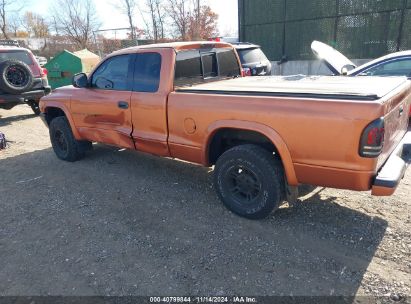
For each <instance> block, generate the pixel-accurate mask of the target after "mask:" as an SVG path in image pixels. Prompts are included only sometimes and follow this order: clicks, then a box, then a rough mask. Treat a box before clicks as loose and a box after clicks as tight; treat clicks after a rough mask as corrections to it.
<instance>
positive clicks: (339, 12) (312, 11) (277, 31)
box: [239, 0, 411, 60]
mask: <svg viewBox="0 0 411 304" xmlns="http://www.w3.org/2000/svg"><path fill="white" fill-rule="evenodd" d="M239 18H240V39H241V41H247V42H253V43H257V44H259V45H261V46H262V47H263V50H264V52H265V53H266V54H267V56H268V57H269V58H270V59H271V60H280V59H281V58H282V57H283V56H284V55H285V56H286V57H287V58H288V59H289V60H303V59H313V55H312V52H311V42H312V41H313V40H319V41H322V42H325V43H328V44H330V45H332V46H334V47H336V48H337V49H338V50H340V51H341V52H343V53H344V54H345V55H347V57H349V58H375V57H379V56H382V55H384V54H387V53H391V52H396V51H399V50H405V49H411V34H410V33H411V0H239Z"/></svg>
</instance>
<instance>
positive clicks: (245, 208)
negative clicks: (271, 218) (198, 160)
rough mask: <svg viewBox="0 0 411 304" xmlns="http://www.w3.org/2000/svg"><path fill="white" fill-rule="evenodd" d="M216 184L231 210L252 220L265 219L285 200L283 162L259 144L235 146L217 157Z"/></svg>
mask: <svg viewBox="0 0 411 304" xmlns="http://www.w3.org/2000/svg"><path fill="white" fill-rule="evenodd" d="M233 175H234V176H235V177H233ZM244 180H245V181H244ZM255 181H257V182H255ZM244 185H245V186H244ZM214 187H215V189H216V191H217V194H218V196H219V197H220V199H221V201H222V202H223V203H224V205H225V206H226V207H227V208H228V209H229V210H231V211H232V212H234V213H235V214H238V215H240V216H243V217H246V218H249V219H262V218H265V217H267V216H268V215H269V214H270V213H271V212H273V211H274V210H276V209H278V207H279V206H280V204H281V203H282V202H283V201H284V199H285V178H284V169H283V165H282V163H281V160H280V159H278V158H276V156H275V155H273V154H272V153H270V152H269V151H267V150H265V149H263V148H261V147H259V146H256V145H251V144H247V145H240V146H236V147H234V148H231V149H229V150H228V151H226V152H224V153H223V154H222V155H221V156H220V158H219V159H218V160H217V163H216V165H215V170H214ZM237 188H238V189H240V188H241V189H246V190H247V191H243V192H242V191H239V190H238V189H237ZM249 189H252V190H249ZM253 196H254V197H253ZM250 198H251V200H250Z"/></svg>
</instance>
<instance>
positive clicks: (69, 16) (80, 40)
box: [52, 0, 100, 48]
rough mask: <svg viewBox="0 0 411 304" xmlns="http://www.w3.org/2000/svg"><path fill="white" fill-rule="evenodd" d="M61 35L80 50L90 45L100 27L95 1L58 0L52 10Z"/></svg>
mask: <svg viewBox="0 0 411 304" xmlns="http://www.w3.org/2000/svg"><path fill="white" fill-rule="evenodd" d="M52 12H53V15H54V16H55V21H56V24H57V27H58V31H59V33H61V34H62V35H64V36H67V38H69V39H70V40H71V41H72V42H74V43H75V44H76V45H77V46H78V47H80V48H87V47H88V46H89V45H90V42H91V39H92V36H93V32H94V31H95V30H97V29H98V27H99V26H100V24H99V22H98V19H97V15H96V8H95V7H94V4H93V0H57V1H56V2H55V4H54V6H53V8H52Z"/></svg>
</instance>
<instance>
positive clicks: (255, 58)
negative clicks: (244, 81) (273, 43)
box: [232, 42, 271, 76]
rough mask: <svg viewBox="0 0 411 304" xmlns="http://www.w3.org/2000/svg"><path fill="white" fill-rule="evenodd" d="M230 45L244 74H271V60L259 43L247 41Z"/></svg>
mask: <svg viewBox="0 0 411 304" xmlns="http://www.w3.org/2000/svg"><path fill="white" fill-rule="evenodd" d="M232 45H233V46H234V47H235V49H236V51H237V53H238V56H239V57H240V61H241V65H242V66H243V72H244V75H245V76H264V75H271V62H270V60H268V59H267V56H265V54H264V53H263V51H262V50H261V47H260V46H259V45H256V44H252V43H248V42H236V43H232Z"/></svg>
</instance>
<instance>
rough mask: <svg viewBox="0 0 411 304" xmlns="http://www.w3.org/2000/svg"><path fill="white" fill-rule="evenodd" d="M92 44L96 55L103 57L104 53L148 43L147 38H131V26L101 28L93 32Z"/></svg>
mask: <svg viewBox="0 0 411 304" xmlns="http://www.w3.org/2000/svg"><path fill="white" fill-rule="evenodd" d="M93 36H94V44H95V47H96V51H97V53H98V55H99V56H100V57H101V58H103V57H105V56H106V55H108V54H110V53H112V52H114V51H117V50H120V49H124V48H128V47H132V46H138V45H143V44H148V43H150V42H151V41H149V40H140V39H138V38H133V36H136V33H134V34H132V31H131V28H116V29H102V30H97V31H94V32H93Z"/></svg>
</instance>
